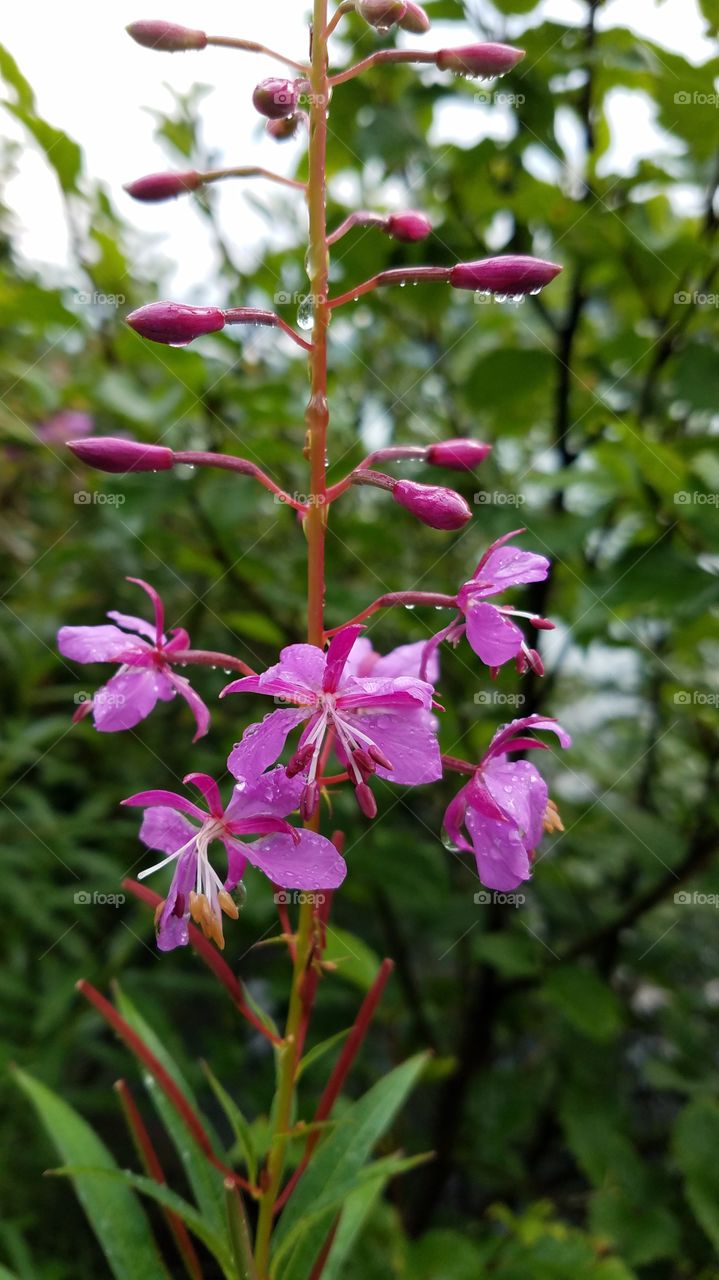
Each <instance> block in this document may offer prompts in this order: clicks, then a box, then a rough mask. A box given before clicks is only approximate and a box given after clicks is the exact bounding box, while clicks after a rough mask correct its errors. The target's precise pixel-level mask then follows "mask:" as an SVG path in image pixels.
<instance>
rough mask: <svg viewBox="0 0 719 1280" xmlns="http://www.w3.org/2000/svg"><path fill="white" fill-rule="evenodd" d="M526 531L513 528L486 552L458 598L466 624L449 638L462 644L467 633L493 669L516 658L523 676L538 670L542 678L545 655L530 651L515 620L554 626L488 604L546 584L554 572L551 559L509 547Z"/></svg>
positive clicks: (480, 654) (453, 628)
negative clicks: (511, 591) (512, 591)
mask: <svg viewBox="0 0 719 1280" xmlns="http://www.w3.org/2000/svg"><path fill="white" fill-rule="evenodd" d="M522 532H523V530H521V529H513V530H512V532H511V533H507V534H505V535H504V537H503V538H498V539H497V541H496V542H493V543H492V545H491V547H489V548H488V550H487V551H486V552H485V553H484V555H483V556H482V559H481V560H480V562H479V564H478V565H477V568H476V570H475V572H474V577H473V578H472V579H471V581H470V582H465V584H464V586H463V587H462V588H461V589H460V591H459V592H458V594H457V604H458V605H459V607H460V609H461V610H462V613H463V614H464V622H463V623H460V624H459V626H458V627H457V626H456V625H454V624H453V625H452V627H451V629H450V631H451V634H448V635H447V638H448V639H450V640H452V641H456V640H457V639H459V636H460V635H461V634H462V632H463V631H466V633H467V639H468V640H469V643H470V644H471V646H472V648H473V649H474V652H475V653H476V654H477V656H478V657H480V658H481V659H482V662H486V663H487V666H489V667H492V668H497V667H501V666H503V664H504V663H505V662H509V660H510V658H515V659H516V661H517V668H518V670H519V671H520V672H523V671H526V670H527V668H528V667H532V668H533V669H534V670H535V671H537V673H538V674H539V675H541V674H542V673H543V668H542V663H541V659H540V657H539V654H538V653H537V652H536V650H534V649H530V648H529V647H528V645H527V643H526V641H525V639H524V636H523V634H522V632H521V630H520V628H519V627H518V626H517V625H516V623H514V622H512V621H511V618H512V617H516V618H528V619H529V620H530V621H531V622H532V624H533V625H534V626H539V627H541V628H543V629H551V628H552V626H553V624H552V623H551V622H547V621H546V620H545V619H544V618H535V617H534V616H533V615H532V614H530V613H522V612H520V611H519V610H518V609H512V608H511V607H510V606H509V605H494V604H489V603H488V601H487V597H488V596H495V595H498V594H499V593H500V591H505V590H506V589H507V587H515V586H518V585H519V584H520V583H525V582H543V581H544V579H545V578H546V576H547V574H548V573H549V561H548V560H547V558H546V556H538V555H535V554H534V553H533V552H531V551H522V550H520V548H519V547H512V546H506V545H505V544H506V542H507V540H508V539H509V538H513V537H514V536H515V534H517V533H522Z"/></svg>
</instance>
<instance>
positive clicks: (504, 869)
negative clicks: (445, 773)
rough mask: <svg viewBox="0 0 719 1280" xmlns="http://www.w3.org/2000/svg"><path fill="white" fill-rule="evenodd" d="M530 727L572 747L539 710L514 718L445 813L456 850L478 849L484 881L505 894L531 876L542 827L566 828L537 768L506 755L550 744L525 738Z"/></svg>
mask: <svg viewBox="0 0 719 1280" xmlns="http://www.w3.org/2000/svg"><path fill="white" fill-rule="evenodd" d="M527 729H533V730H534V729H545V730H547V731H551V732H552V733H556V735H557V737H558V739H559V742H560V744H561V746H563V747H569V746H571V742H572V740H571V738H570V737H569V734H568V733H565V732H564V730H563V729H562V728H561V727H560V726H559V725H558V724H557V722H556V720H551V719H545V718H544V717H543V716H538V715H532V716H525V717H524V718H523V719H520V720H513V721H512V723H511V724H508V725H505V726H504V728H502V729H499V730H498V732H497V733H495V735H494V737H493V739H492V741H491V743H490V745H489V748H488V750H487V751H486V752H485V754H484V756H483V757H482V759H481V760H480V762H479V764H478V766H477V770H476V772H475V773H474V775H473V777H472V778H471V779H470V781H469V782H468V783H467V784H466V786H464V787H462V789H461V791H459V792H458V793H457V795H456V796H455V797H454V800H452V801H451V802H450V804H449V806H448V808H447V811H446V813H445V815H444V827H445V830H446V832H447V836H448V837H449V840H450V841H451V842H452V844H453V845H456V847H457V848H458V849H466V850H467V851H468V852H470V853H474V855H475V858H476V860H477V873H478V875H479V878H480V880H481V881H482V884H484V885H486V886H487V888H488V889H497V890H499V891H500V892H502V893H505V892H510V891H511V890H512V889H516V888H517V886H518V885H519V884H521V883H522V881H523V880H528V879H529V877H530V875H531V864H532V859H533V857H534V853H535V850H536V848H537V845H538V844H539V842H540V840H541V838H542V834H543V832H544V831H553V830H558V831H563V830H564V828H563V826H562V823H561V819H560V817H559V813H558V811H557V808H556V805H555V804H554V803H553V802H552V801H551V800H549V795H548V791H547V784H546V783H545V782H544V780H543V778H542V776H541V774H540V773H539V772H538V770H537V769H535V767H534V765H533V764H530V763H529V761H528V760H515V761H510V760H508V758H507V755H508V753H509V752H510V751H526V750H528V749H529V748H532V747H537V748H544V749H545V750H546V749H547V748H546V744H545V743H544V742H537V741H536V740H535V739H534V738H527V737H524V736H523V733H524V731H525V730H527ZM463 827H464V828H465V830H466V831H467V833H468V835H469V841H468V840H467V839H466V838H465V836H464V835H463V834H462V828H463ZM470 841H471V843H470Z"/></svg>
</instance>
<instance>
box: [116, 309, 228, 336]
mask: <svg viewBox="0 0 719 1280" xmlns="http://www.w3.org/2000/svg"><path fill="white" fill-rule="evenodd" d="M127 323H128V324H129V326H130V328H131V329H134V330H135V333H139V335H140V337H141V338H149V339H150V340H151V341H152V342H164V343H167V345H168V346H171V347H186V346H187V344H188V342H192V340H193V339H194V338H199V337H201V336H202V334H203V333H216V332H217V330H218V329H222V328H223V326H224V323H225V316H224V313H223V312H222V311H220V310H219V308H218V307H189V306H187V305H186V304H185V303H184V302H148V304H147V306H144V307H138V309H137V311H132V312H131V313H130V315H129V316H128V317H127Z"/></svg>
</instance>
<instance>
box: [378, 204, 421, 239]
mask: <svg viewBox="0 0 719 1280" xmlns="http://www.w3.org/2000/svg"><path fill="white" fill-rule="evenodd" d="M384 230H385V231H386V232H387V234H388V235H390V236H393V237H394V239H395V240H401V241H402V243H403V244H415V242H416V241H417V240H424V239H425V238H426V237H427V236H428V235H429V234H430V232H431V230H432V223H431V222H430V220H429V218H428V217H426V215H425V214H423V213H415V212H414V210H413V209H408V210H407V212H406V213H391V214H390V215H389V217H388V218H386V219H385V224H384Z"/></svg>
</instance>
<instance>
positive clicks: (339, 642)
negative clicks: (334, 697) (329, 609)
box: [322, 625, 364, 693]
mask: <svg viewBox="0 0 719 1280" xmlns="http://www.w3.org/2000/svg"><path fill="white" fill-rule="evenodd" d="M363 630H364V628H363V627H361V626H359V625H356V626H353V627H343V629H342V630H341V631H338V632H337V635H336V636H333V637H332V639H331V641H330V645H329V648H328V650H327V653H326V655H325V669H324V674H323V679H322V688H323V689H324V691H325V692H326V693H335V692H336V691H337V689H338V688H339V686H340V683H341V681H342V675H343V673H344V669H345V663H346V662H347V659H348V657H349V655H350V652H351V650H352V648H353V647H354V644H355V641H356V640H357V638H358V637H359V634H360V632H361V631H363Z"/></svg>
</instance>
